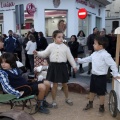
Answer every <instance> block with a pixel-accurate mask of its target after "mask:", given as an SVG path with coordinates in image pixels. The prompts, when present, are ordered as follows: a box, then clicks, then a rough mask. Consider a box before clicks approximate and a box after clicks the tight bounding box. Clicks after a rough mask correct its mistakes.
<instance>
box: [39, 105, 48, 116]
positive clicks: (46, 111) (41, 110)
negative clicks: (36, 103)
mask: <svg viewBox="0 0 120 120" xmlns="http://www.w3.org/2000/svg"><path fill="white" fill-rule="evenodd" d="M39 112H41V113H44V114H49V113H50V110H49V109H47V108H45V107H43V106H41V107H40V108H39Z"/></svg>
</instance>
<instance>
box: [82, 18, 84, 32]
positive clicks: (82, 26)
mask: <svg viewBox="0 0 120 120" xmlns="http://www.w3.org/2000/svg"><path fill="white" fill-rule="evenodd" d="M83 22H84V21H83V20H82V30H83V24H84V23H83Z"/></svg>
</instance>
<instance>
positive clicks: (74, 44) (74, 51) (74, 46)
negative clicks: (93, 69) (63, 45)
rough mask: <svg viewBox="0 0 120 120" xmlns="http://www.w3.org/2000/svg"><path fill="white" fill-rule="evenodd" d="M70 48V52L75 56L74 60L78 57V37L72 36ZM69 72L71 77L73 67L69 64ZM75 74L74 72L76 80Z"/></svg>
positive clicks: (69, 43)
mask: <svg viewBox="0 0 120 120" xmlns="http://www.w3.org/2000/svg"><path fill="white" fill-rule="evenodd" d="M68 46H69V48H70V51H71V53H72V55H73V57H74V58H76V57H77V56H78V47H79V43H78V42H77V37H76V35H72V36H71V38H70V41H69V42H68ZM68 71H69V76H71V65H70V64H69V63H68ZM75 77H76V76H75V72H74V71H73V78H75Z"/></svg>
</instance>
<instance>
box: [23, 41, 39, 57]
mask: <svg viewBox="0 0 120 120" xmlns="http://www.w3.org/2000/svg"><path fill="white" fill-rule="evenodd" d="M36 48H37V44H36V42H32V41H28V42H27V46H26V48H25V50H27V54H29V55H33V51H34V50H36Z"/></svg>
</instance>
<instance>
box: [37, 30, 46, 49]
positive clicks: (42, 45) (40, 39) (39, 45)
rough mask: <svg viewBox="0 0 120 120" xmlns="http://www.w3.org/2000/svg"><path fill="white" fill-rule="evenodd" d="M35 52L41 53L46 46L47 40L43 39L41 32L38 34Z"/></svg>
mask: <svg viewBox="0 0 120 120" xmlns="http://www.w3.org/2000/svg"><path fill="white" fill-rule="evenodd" d="M36 42H37V50H38V51H41V50H45V49H46V47H47V46H48V43H47V40H46V38H45V37H44V35H43V33H42V32H38V39H37V41H36Z"/></svg>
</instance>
